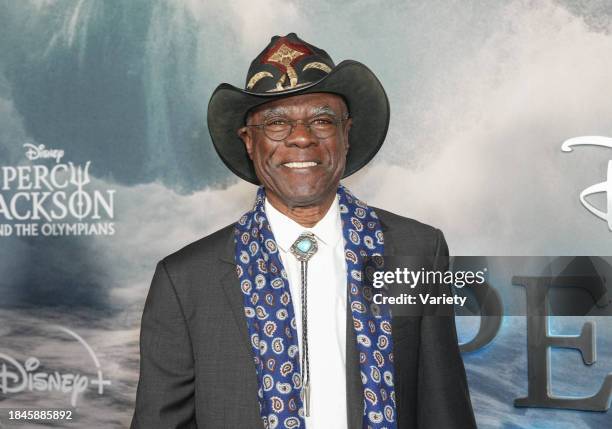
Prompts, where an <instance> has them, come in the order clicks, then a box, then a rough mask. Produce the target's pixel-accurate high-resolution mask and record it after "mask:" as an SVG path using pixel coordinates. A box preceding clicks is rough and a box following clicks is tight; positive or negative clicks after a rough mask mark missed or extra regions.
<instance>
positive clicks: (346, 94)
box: [132, 33, 475, 429]
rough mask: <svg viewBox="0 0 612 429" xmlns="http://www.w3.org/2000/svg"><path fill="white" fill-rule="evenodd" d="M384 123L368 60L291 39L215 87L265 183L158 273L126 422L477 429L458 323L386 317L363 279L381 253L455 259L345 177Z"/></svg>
mask: <svg viewBox="0 0 612 429" xmlns="http://www.w3.org/2000/svg"><path fill="white" fill-rule="evenodd" d="M388 122H389V104H388V100H387V96H386V94H385V92H384V89H383V88H382V85H381V84H380V82H379V81H378V79H377V78H376V77H375V76H374V74H373V73H372V72H371V71H370V70H369V69H368V68H367V67H366V66H364V65H363V64H361V63H358V62H356V61H350V60H348V61H343V62H342V63H340V64H338V65H337V66H336V65H335V64H334V63H333V61H332V60H331V58H330V57H329V55H328V54H327V53H326V52H325V51H323V50H321V49H319V48H316V47H315V46H313V45H310V44H308V43H306V42H304V41H303V40H301V39H299V38H298V37H297V36H296V35H295V34H294V33H291V34H288V35H287V36H284V37H278V36H276V37H273V38H272V40H271V42H270V44H269V45H268V46H267V47H266V48H265V49H264V50H263V51H262V53H261V54H260V55H259V56H258V57H257V58H256V59H255V60H254V61H253V62H252V64H251V67H250V69H249V72H248V75H247V84H246V88H245V89H244V90H243V89H239V88H236V87H233V86H231V85H228V84H221V85H220V86H219V87H218V88H217V89H216V90H215V92H214V93H213V95H212V97H211V100H210V103H209V106H208V126H209V130H210V133H211V137H212V140H213V143H214V145H215V148H216V150H217V152H218V154H219V155H220V157H221V159H222V160H223V161H224V162H225V164H226V165H227V166H228V167H229V168H230V169H231V170H232V171H233V172H234V173H235V174H237V175H238V176H239V177H241V178H243V179H245V180H247V181H249V182H251V183H255V184H260V185H262V186H261V187H260V189H259V191H258V194H257V198H256V202H255V206H254V207H253V210H251V211H249V212H247V213H246V214H245V215H244V216H242V218H240V220H239V221H238V222H236V223H234V224H232V225H229V226H228V227H226V228H224V229H222V230H220V231H217V232H216V233H214V234H212V235H210V236H208V237H205V238H203V239H201V240H199V241H196V242H195V243H192V244H190V245H188V246H187V247H185V248H183V249H181V250H179V251H178V252H176V253H174V254H172V255H170V256H168V257H166V258H164V259H163V260H162V261H161V262H160V263H159V264H158V265H157V269H156V272H155V275H154V278H153V281H152V284H151V288H150V291H149V294H148V297H147V300H146V304H145V309H144V313H143V317H142V329H141V338H140V346H141V374H140V381H139V385H138V394H137V399H136V410H135V413H134V418H133V421H132V428H143V429H145V428H146V429H149V428H194V427H199V428H214V429H218V428H231V429H246V428H249V429H253V428H270V429H274V428H304V427H307V428H308V429H345V428H348V429H358V428H377V429H381V428H400V429H408V428H421V429H446V428H473V427H475V422H474V416H473V412H472V409H471V405H470V399H469V393H468V388H467V383H466V378H465V371H464V368H463V363H462V361H461V357H460V354H459V349H458V345H457V337H456V332H455V325H454V319H453V318H452V317H431V316H426V317H406V318H399V317H397V318H391V316H390V313H389V312H388V311H387V310H386V309H385V308H384V307H383V308H380V307H378V306H376V305H373V303H372V301H371V289H369V287H368V286H367V285H366V284H365V282H364V280H363V278H362V275H361V274H362V271H363V268H364V264H365V261H366V260H372V259H375V258H376V256H380V255H419V256H426V257H428V258H429V260H430V261H431V268H433V269H444V268H445V267H446V265H447V263H448V248H447V246H446V243H445V241H444V237H443V235H442V233H441V232H440V231H439V230H437V229H435V228H432V227H430V226H427V225H424V224H421V223H419V222H416V221H414V220H410V219H406V218H403V217H400V216H397V215H394V214H392V213H389V212H386V211H384V210H381V209H378V208H376V209H374V208H372V207H368V206H367V205H366V204H365V203H363V202H361V201H359V200H358V199H357V198H356V197H354V196H353V195H352V194H351V193H350V192H349V191H348V190H347V189H346V188H344V187H343V186H341V185H339V182H340V179H341V178H343V177H346V176H348V175H350V174H352V173H354V172H355V171H357V170H359V169H360V168H361V167H363V166H364V165H365V164H366V163H367V162H368V161H369V160H370V159H371V158H372V157H373V156H374V155H375V153H376V152H377V151H378V149H379V148H380V146H381V144H382V142H383V140H384V137H385V135H386V132H387V126H388Z"/></svg>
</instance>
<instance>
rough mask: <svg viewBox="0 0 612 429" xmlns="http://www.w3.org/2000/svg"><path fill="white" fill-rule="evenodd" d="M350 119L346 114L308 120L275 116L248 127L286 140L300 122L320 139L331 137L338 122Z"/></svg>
mask: <svg viewBox="0 0 612 429" xmlns="http://www.w3.org/2000/svg"><path fill="white" fill-rule="evenodd" d="M348 119H349V116H348V115H346V116H345V117H344V118H342V119H331V118H327V117H315V118H311V119H308V120H306V121H302V120H295V121H294V120H291V119H286V118H273V119H270V120H268V121H266V122H264V123H262V124H252V125H247V127H255V128H259V129H262V130H263V132H264V134H265V135H266V136H267V137H268V138H269V139H270V140H275V141H281V140H285V139H286V138H287V137H289V136H290V135H291V133H292V132H293V130H294V128H295V127H296V126H297V124H298V123H301V124H302V125H304V126H305V127H306V129H308V131H310V133H312V135H313V136H315V137H316V138H319V139H324V138H327V137H331V136H332V135H333V134H334V132H336V129H337V127H338V124H341V123H342V122H345V121H347V120H348Z"/></svg>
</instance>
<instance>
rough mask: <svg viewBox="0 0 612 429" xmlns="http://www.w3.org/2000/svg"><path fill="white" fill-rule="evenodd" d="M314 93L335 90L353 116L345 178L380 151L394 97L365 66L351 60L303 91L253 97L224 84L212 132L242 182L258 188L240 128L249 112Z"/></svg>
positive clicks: (216, 98)
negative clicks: (239, 133)
mask: <svg viewBox="0 0 612 429" xmlns="http://www.w3.org/2000/svg"><path fill="white" fill-rule="evenodd" d="M313 92H329V93H333V94H338V95H341V96H342V97H344V99H345V101H346V103H347V107H348V109H349V112H350V115H351V118H353V121H352V126H351V130H350V132H349V151H348V154H347V159H346V168H345V170H344V175H343V178H344V177H347V176H350V175H351V174H353V173H355V172H356V171H357V170H359V169H361V168H362V167H363V166H365V165H366V164H367V163H368V162H369V161H370V160H371V159H372V158H373V157H374V155H376V153H377V152H378V150H379V149H380V147H381V145H382V143H383V141H384V139H385V136H386V134H387V129H388V127H389V115H390V112H389V99H388V98H387V94H386V93H385V90H384V88H383V86H382V84H381V83H380V81H379V80H378V78H377V77H376V76H375V75H374V73H372V71H371V70H370V69H369V68H368V67H366V66H365V65H364V64H362V63H360V62H357V61H353V60H345V61H342V62H341V63H340V64H338V65H337V66H336V67H334V68H333V69H332V70H331V71H330V72H329V73H328V74H327V75H326V76H324V77H323V78H322V79H320V80H318V81H316V82H313V83H310V84H307V85H304V86H300V87H297V88H292V89H288V90H285V91H278V92H270V93H263V94H262V93H253V92H249V91H245V90H243V89H241V88H237V87H235V86H233V85H230V84H227V83H222V84H221V85H219V86H218V87H217V88H216V89H215V91H214V92H213V94H212V96H211V98H210V101H209V103H208V117H207V121H208V131H209V133H210V136H211V138H212V142H213V145H214V147H215V150H216V151H217V153H218V154H219V156H220V157H221V160H222V161H223V162H224V163H225V165H227V167H228V168H229V169H230V170H231V171H232V172H233V173H234V174H236V175H237V176H239V177H241V178H242V179H244V180H246V181H248V182H251V183H253V184H256V185H258V184H259V180H258V179H257V176H256V174H255V169H254V167H253V163H252V162H251V160H250V158H249V155H248V154H247V151H246V148H245V146H244V143H243V142H242V140H241V139H240V137H239V136H238V129H239V128H241V127H242V126H244V125H245V124H244V121H245V115H246V113H247V112H248V111H249V110H250V109H252V108H254V107H256V106H259V105H261V104H264V103H267V102H269V101H273V100H276V99H278V98H284V97H289V96H292V95H301V94H308V93H313Z"/></svg>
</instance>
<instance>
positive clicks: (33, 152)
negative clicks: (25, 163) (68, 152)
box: [23, 143, 64, 164]
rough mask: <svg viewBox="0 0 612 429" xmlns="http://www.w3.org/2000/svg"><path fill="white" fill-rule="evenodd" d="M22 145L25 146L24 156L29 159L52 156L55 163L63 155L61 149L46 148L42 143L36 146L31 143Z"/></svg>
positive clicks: (57, 162)
mask: <svg viewBox="0 0 612 429" xmlns="http://www.w3.org/2000/svg"><path fill="white" fill-rule="evenodd" d="M23 147H25V148H26V152H25V156H26V158H28V159H29V160H30V161H33V160H35V159H41V158H53V159H55V163H56V164H59V162H60V161H61V160H62V158H63V157H64V151H63V150H62V149H47V148H46V147H45V145H44V144H39V145H38V146H36V145H33V144H32V143H24V144H23Z"/></svg>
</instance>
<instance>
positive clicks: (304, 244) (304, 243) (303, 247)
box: [296, 239, 312, 253]
mask: <svg viewBox="0 0 612 429" xmlns="http://www.w3.org/2000/svg"><path fill="white" fill-rule="evenodd" d="M296 247H297V248H298V249H299V250H300V251H301V252H304V253H306V252H308V251H309V250H310V248H311V247H312V243H311V241H310V240H308V239H304V240H300V241H299V242H298V244H297V246H296Z"/></svg>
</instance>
